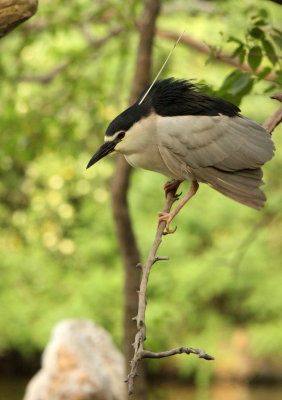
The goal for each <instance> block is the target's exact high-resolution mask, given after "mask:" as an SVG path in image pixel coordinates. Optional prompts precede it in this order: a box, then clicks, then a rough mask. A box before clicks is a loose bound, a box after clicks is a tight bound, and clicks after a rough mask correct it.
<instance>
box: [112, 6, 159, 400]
mask: <svg viewBox="0 0 282 400" xmlns="http://www.w3.org/2000/svg"><path fill="white" fill-rule="evenodd" d="M143 5H144V7H143V14H142V17H141V20H140V22H139V32H140V39H139V46H138V50H137V59H136V70H135V76H134V79H133V84H132V89H131V95H130V101H129V103H130V104H132V103H133V102H134V101H136V100H137V97H138V96H139V94H140V93H141V92H142V90H143V89H144V88H145V87H146V85H148V83H149V80H150V69H151V58H152V57H151V56H152V46H153V39H154V34H155V23H156V19H157V16H158V14H159V11H160V0H143ZM130 173H131V167H130V166H129V165H128V164H127V162H126V161H125V159H124V157H123V156H119V158H118V160H117V164H116V171H115V175H114V179H113V186H112V203H113V213H114V219H115V224H116V230H117V235H118V240H119V245H120V250H121V255H122V259H123V264H124V268H125V283H124V307H125V311H124V355H125V360H126V368H127V373H128V372H129V362H130V360H131V359H132V357H133V347H132V343H133V342H134V337H135V333H136V332H135V324H134V322H133V321H132V317H134V316H135V315H136V313H137V308H138V297H137V295H136V291H137V290H138V288H139V283H140V271H139V270H138V269H137V268H136V265H137V263H139V262H140V253H139V250H138V247H137V243H136V239H135V235H134V232H133V228H132V223H131V219H130V214H129V209H128V203H127V191H128V188H129V178H130ZM145 391H146V380H145V374H144V368H140V370H139V377H138V379H137V381H136V386H135V393H134V399H137V400H141V399H142V400H143V399H145V398H146V393H145Z"/></svg>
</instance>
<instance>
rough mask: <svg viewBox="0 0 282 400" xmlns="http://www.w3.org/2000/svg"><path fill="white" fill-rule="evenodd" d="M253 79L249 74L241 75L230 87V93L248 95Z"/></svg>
mask: <svg viewBox="0 0 282 400" xmlns="http://www.w3.org/2000/svg"><path fill="white" fill-rule="evenodd" d="M252 83H253V78H252V77H251V75H250V74H241V75H240V76H239V77H238V78H237V79H236V80H235V81H234V82H233V83H232V86H231V93H232V94H233V95H236V94H238V93H248V92H249V91H250V90H251V88H252Z"/></svg>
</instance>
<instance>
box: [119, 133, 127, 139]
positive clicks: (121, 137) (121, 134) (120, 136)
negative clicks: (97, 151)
mask: <svg viewBox="0 0 282 400" xmlns="http://www.w3.org/2000/svg"><path fill="white" fill-rule="evenodd" d="M124 136H125V132H120V133H119V134H118V135H117V137H118V139H123V138H124Z"/></svg>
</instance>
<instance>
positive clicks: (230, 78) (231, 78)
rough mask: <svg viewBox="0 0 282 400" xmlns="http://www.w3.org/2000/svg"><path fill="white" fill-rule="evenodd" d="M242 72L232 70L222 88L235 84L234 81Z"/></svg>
mask: <svg viewBox="0 0 282 400" xmlns="http://www.w3.org/2000/svg"><path fill="white" fill-rule="evenodd" d="M241 74H242V72H241V71H238V70H235V71H233V72H231V74H229V75H227V77H226V78H225V79H224V81H223V83H222V85H221V87H220V90H227V89H229V88H230V87H231V85H232V84H233V82H234V81H235V80H236V79H237V78H238V77H239V76H241Z"/></svg>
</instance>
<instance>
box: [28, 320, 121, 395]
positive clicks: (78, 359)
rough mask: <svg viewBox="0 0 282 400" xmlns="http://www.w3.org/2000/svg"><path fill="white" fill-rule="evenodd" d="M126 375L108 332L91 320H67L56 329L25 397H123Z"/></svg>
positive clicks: (119, 354) (119, 355)
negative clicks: (39, 368) (40, 366)
mask: <svg viewBox="0 0 282 400" xmlns="http://www.w3.org/2000/svg"><path fill="white" fill-rule="evenodd" d="M124 376H125V370H124V358H123V356H122V354H121V353H120V352H119V350H118V349H117V348H116V346H115V345H114V343H113V341H112V339H111V336H110V335H109V333H108V332H106V331H105V330H104V329H103V328H101V327H99V326H97V325H95V324H94V323H93V322H92V321H90V320H76V319H70V320H65V321H62V322H60V323H59V324H57V325H56V326H55V328H54V329H53V332H52V336H51V340H50V342H49V344H48V345H47V347H46V349H45V351H44V353H43V358H42V368H41V370H40V371H39V372H38V373H37V374H36V375H35V376H34V377H33V378H32V379H31V381H30V382H29V384H28V386H27V389H26V393H25V396H24V400H124V399H125V398H126V395H125V389H126V387H125V383H124Z"/></svg>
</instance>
